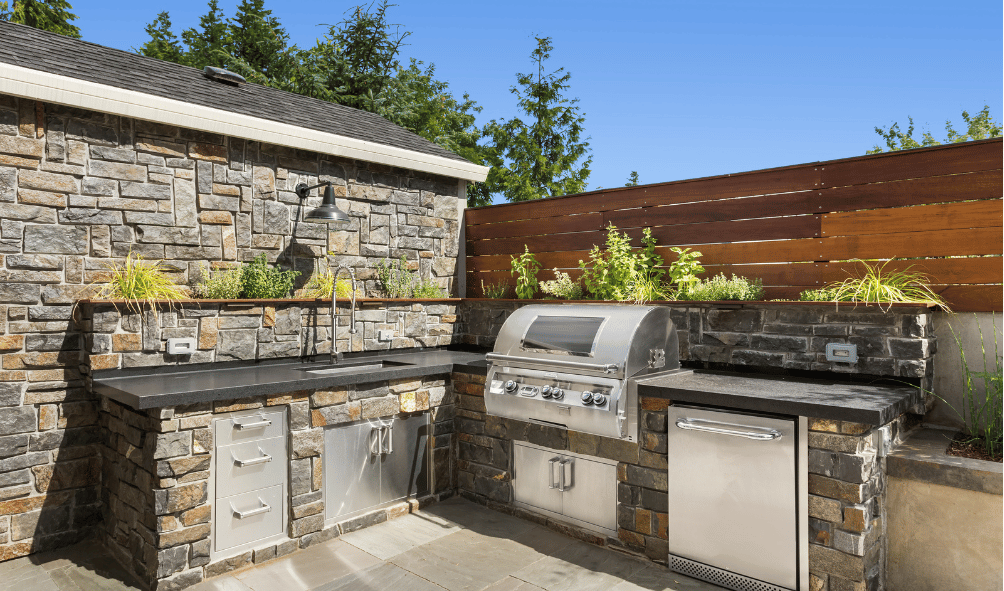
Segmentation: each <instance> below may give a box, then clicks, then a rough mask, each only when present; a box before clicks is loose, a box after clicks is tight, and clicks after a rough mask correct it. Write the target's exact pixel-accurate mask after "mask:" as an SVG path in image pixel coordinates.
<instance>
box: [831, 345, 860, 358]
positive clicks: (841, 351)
mask: <svg viewBox="0 0 1004 591" xmlns="http://www.w3.org/2000/svg"><path fill="white" fill-rule="evenodd" d="M826 360H827V361H837V362H839V363H857V362H858V346H857V345H851V344H848V343H826Z"/></svg>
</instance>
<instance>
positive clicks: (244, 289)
mask: <svg viewBox="0 0 1004 591" xmlns="http://www.w3.org/2000/svg"><path fill="white" fill-rule="evenodd" d="M299 274H300V272H299V271H282V270H280V269H279V268H278V267H273V266H272V265H270V264H268V260H267V259H266V258H265V255H264V254H260V255H258V256H256V257H255V258H254V260H253V261H251V262H250V263H247V264H245V265H244V266H243V272H242V273H241V297H242V298H246V299H252V300H267V299H277V298H284V297H286V296H288V295H289V292H290V290H292V289H293V281H294V280H295V279H296V277H297V276H298V275H299Z"/></svg>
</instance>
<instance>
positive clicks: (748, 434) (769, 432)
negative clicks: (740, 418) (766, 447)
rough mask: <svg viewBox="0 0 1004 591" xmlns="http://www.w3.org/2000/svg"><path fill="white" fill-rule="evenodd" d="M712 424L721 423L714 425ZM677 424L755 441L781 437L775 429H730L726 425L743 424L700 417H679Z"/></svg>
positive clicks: (689, 429)
mask: <svg viewBox="0 0 1004 591" xmlns="http://www.w3.org/2000/svg"><path fill="white" fill-rule="evenodd" d="M712 425H721V426H720V427H713V426H712ZM676 426H677V427H679V428H680V429H685V430H687V431H704V432H705V433H717V434H719V435H731V436H733V437H745V438H746V439H752V440H754V441H773V440H775V439H780V438H781V432H780V431H777V430H775V429H763V430H761V431H743V430H739V429H728V428H726V427H736V426H739V427H742V425H729V424H727V423H715V422H714V421H701V420H699V419H687V418H682V419H677V420H676ZM744 428H746V429H756V427H744Z"/></svg>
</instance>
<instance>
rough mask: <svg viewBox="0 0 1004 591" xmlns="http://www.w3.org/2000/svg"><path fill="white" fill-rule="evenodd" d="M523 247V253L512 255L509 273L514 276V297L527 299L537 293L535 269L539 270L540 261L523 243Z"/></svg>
mask: <svg viewBox="0 0 1004 591" xmlns="http://www.w3.org/2000/svg"><path fill="white" fill-rule="evenodd" d="M523 248H524V249H525V252H524V253H523V254H521V255H519V256H518V257H516V256H514V257H512V270H511V271H510V272H509V274H510V275H515V276H516V297H517V298H519V299H521V300H529V299H531V298H533V294H535V293H537V287H538V284H537V271H540V263H539V262H537V257H535V256H533V253H531V252H530V248H529V247H528V246H527V245H525V244H524V245H523Z"/></svg>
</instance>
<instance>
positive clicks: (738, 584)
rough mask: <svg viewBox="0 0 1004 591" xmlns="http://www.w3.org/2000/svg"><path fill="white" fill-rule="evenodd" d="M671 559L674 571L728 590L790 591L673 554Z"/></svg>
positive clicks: (671, 566)
mask: <svg viewBox="0 0 1004 591" xmlns="http://www.w3.org/2000/svg"><path fill="white" fill-rule="evenodd" d="M669 557H670V560H671V561H670V568H671V569H672V570H674V571H676V572H678V573H681V574H684V575H687V576H688V577H693V578H695V579H701V580H702V581H707V582H709V583H714V584H715V585H720V586H722V587H725V588H726V589H733V590H734V591H789V590H788V589H786V588H784V587H778V586H777V585H771V584H770V583H764V582H763V581H758V580H756V579H751V578H749V577H744V576H742V575H737V574H736V573H731V572H729V571H727V570H722V569H720V568H715V567H713V566H708V565H706V564H701V563H700V562H695V561H693V560H688V559H686V558H680V557H679V556H673V555H672V554H670V556H669Z"/></svg>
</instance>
